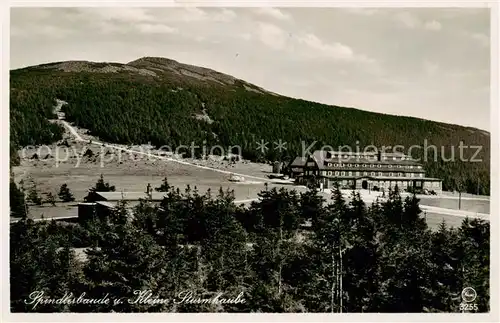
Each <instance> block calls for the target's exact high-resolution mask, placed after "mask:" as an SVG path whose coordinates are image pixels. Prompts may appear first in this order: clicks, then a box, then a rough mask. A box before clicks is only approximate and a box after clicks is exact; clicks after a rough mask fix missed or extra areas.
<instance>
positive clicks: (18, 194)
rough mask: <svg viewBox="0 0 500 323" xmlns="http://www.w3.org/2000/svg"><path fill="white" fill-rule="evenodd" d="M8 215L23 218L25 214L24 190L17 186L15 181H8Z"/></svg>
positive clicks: (26, 209)
mask: <svg viewBox="0 0 500 323" xmlns="http://www.w3.org/2000/svg"><path fill="white" fill-rule="evenodd" d="M9 193H10V194H9V196H10V216H12V217H16V218H25V217H26V216H27V211H28V207H27V205H26V201H25V199H24V192H23V191H21V190H20V189H19V188H17V185H16V183H15V182H14V181H13V180H11V181H10V190H9Z"/></svg>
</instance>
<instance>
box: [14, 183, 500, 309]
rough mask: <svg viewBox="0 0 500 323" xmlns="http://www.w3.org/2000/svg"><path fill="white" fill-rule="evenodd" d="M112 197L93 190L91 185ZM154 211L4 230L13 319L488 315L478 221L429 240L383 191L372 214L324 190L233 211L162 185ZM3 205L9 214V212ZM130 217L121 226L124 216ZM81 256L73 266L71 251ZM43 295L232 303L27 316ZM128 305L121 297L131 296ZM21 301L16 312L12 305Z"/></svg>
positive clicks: (274, 197) (485, 243) (484, 225)
mask: <svg viewBox="0 0 500 323" xmlns="http://www.w3.org/2000/svg"><path fill="white" fill-rule="evenodd" d="M97 185H101V186H103V187H105V188H107V189H111V188H112V187H113V186H111V185H109V184H108V183H105V182H104V181H103V180H102V179H101V180H100V181H99V182H98V183H97V184H96V186H97ZM157 190H159V191H163V192H165V194H166V196H165V198H164V199H163V200H162V201H161V202H160V203H158V204H157V203H151V201H148V200H147V199H146V200H142V201H141V202H140V203H139V204H138V205H137V206H135V207H132V208H131V207H130V206H127V204H126V203H125V202H120V203H118V205H117V206H116V207H115V208H114V209H113V210H112V211H109V212H108V213H102V214H100V213H97V214H96V215H95V216H94V217H93V218H90V219H89V220H88V221H85V222H81V223H78V224H75V223H63V222H53V221H52V222H48V221H40V222H34V221H32V220H31V219H29V218H27V217H25V218H24V219H23V220H21V221H20V222H17V223H14V224H11V226H10V284H11V287H10V288H11V310H12V311H13V312H31V311H35V312H111V311H113V312H246V313H248V312H294V313H297V312H328V313H339V312H343V313H351V312H460V311H461V310H463V308H461V306H460V304H461V292H462V290H463V289H464V288H465V287H472V288H474V289H475V290H476V292H477V295H478V296H477V299H476V300H475V301H474V302H475V303H476V304H477V311H478V312H488V311H489V309H490V307H489V248H490V246H489V234H490V227H489V222H487V221H483V220H479V219H473V220H471V219H468V218H467V219H465V220H464V221H463V223H462V225H461V226H460V227H458V228H450V227H447V226H446V224H445V223H444V222H443V223H442V224H441V226H440V227H439V229H438V230H434V231H432V230H430V229H429V228H428V227H427V224H426V222H425V220H424V219H423V217H422V214H421V210H420V208H419V204H418V203H419V201H418V199H417V198H416V197H415V196H413V197H407V198H405V199H403V198H402V197H401V196H400V194H399V192H397V191H392V192H391V193H390V195H389V197H388V199H387V200H386V201H376V202H375V203H373V204H372V205H367V204H365V203H364V202H363V200H362V199H361V197H360V195H359V194H358V193H355V192H353V193H352V195H351V196H350V197H349V198H345V197H344V196H343V195H342V194H341V192H340V191H339V190H338V189H336V190H334V192H333V194H332V196H331V198H330V199H329V200H328V201H326V200H325V199H324V198H323V197H321V196H320V195H319V194H318V192H317V191H316V190H314V189H311V190H308V191H307V192H304V193H297V192H296V191H294V190H286V189H276V188H273V189H269V188H268V187H267V186H266V187H265V189H264V190H263V191H261V192H260V193H259V197H260V199H259V200H258V201H256V202H253V203H252V204H251V205H250V206H248V207H245V206H242V205H236V204H235V202H234V196H233V193H232V192H231V191H223V190H222V189H221V190H220V191H219V192H211V191H207V192H206V193H204V194H201V193H200V192H198V190H197V189H196V187H194V188H191V187H189V186H188V187H187V188H186V189H185V190H184V191H181V190H180V189H179V188H175V187H173V186H171V185H169V184H168V181H167V180H166V179H165V180H164V182H163V184H162V185H161V186H160V187H158V188H157ZM11 207H16V206H15V205H11ZM130 210H132V215H131V211H130ZM74 248H86V251H85V252H84V254H85V257H84V258H82V257H77V256H76V249H74ZM34 291H43V293H44V296H45V297H50V298H52V299H57V298H61V297H63V296H64V294H65V293H68V292H72V293H73V294H74V295H75V297H78V295H81V294H82V293H85V295H86V296H85V297H87V298H95V299H100V298H102V297H103V296H104V295H109V297H125V298H130V299H132V300H133V299H134V297H135V296H136V294H134V291H150V292H151V294H152V295H154V296H156V297H158V298H161V299H167V300H179V299H180V298H182V297H181V296H180V295H181V294H182V293H183V292H184V293H186V291H189V292H191V293H193V294H194V295H199V296H201V295H204V297H205V298H206V297H209V296H207V295H214V293H217V292H223V293H224V295H226V296H227V297H229V296H232V297H236V295H239V294H241V293H242V295H243V299H244V302H240V303H237V304H229V303H228V304H220V303H203V304H193V303H189V302H179V301H177V302H174V301H172V302H166V303H161V304H158V303H147V302H133V301H132V302H128V301H124V302H122V303H118V304H114V303H112V302H111V303H108V304H92V305H89V304H43V303H41V304H38V305H37V306H36V307H35V308H33V304H31V303H30V294H31V293H33V292H34ZM134 295H135V296H134ZM26 300H28V301H26Z"/></svg>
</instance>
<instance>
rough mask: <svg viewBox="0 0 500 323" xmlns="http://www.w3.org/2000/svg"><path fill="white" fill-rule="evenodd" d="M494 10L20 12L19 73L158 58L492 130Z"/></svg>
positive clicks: (285, 89) (308, 94) (14, 19)
mask: <svg viewBox="0 0 500 323" xmlns="http://www.w3.org/2000/svg"><path fill="white" fill-rule="evenodd" d="M489 22H490V19H489V10H488V9H471V8H461V9H340V8H280V9H273V8H227V9H224V8H154V9H153V8H150V9H142V8H109V9H108V8H13V9H12V10H11V44H10V46H11V55H10V62H11V63H10V66H11V68H19V67H25V66H29V65H36V64H41V63H47V62H54V61H64V60H90V61H113V62H123V63H126V62H129V61H132V60H134V59H137V58H139V57H143V56H161V57H168V58H171V59H175V60H177V61H180V62H182V63H189V64H194V65H200V66H204V67H209V68H212V69H215V70H217V71H220V72H223V73H227V74H230V75H233V76H235V77H238V78H240V79H244V80H246V81H248V82H250V83H254V84H256V85H258V86H262V87H264V88H266V89H268V90H270V91H273V92H277V93H280V94H283V95H287V96H291V97H296V98H303V99H307V100H312V101H317V102H323V103H328V104H336V105H341V106H349V107H356V108H360V109H363V110H369V111H375V112H382V113H389V114H397V115H408V116H416V117H421V118H425V119H431V120H437V121H443V122H448V123H456V124H461V125H466V126H474V127H478V128H481V129H486V130H489V129H490V122H489V118H490V103H489V101H490V99H489V98H490V95H489V93H490V88H489V83H490V41H489V39H490V36H489V34H490V27H489Z"/></svg>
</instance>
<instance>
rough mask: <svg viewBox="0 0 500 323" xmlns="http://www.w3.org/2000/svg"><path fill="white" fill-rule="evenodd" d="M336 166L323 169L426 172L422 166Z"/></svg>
mask: <svg viewBox="0 0 500 323" xmlns="http://www.w3.org/2000/svg"><path fill="white" fill-rule="evenodd" d="M383 166H384V167H359V166H358V167H354V166H352V167H338V166H337V167H335V166H331V167H330V166H324V167H323V168H322V170H328V171H339V172H389V173H390V172H393V173H425V170H424V169H422V168H411V169H408V168H398V167H391V168H390V167H387V165H383Z"/></svg>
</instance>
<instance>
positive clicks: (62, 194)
mask: <svg viewBox="0 0 500 323" xmlns="http://www.w3.org/2000/svg"><path fill="white" fill-rule="evenodd" d="M57 195H58V196H59V198H60V199H61V201H63V202H73V201H74V200H75V197H74V196H73V194H72V193H71V191H70V189H69V188H68V184H62V185H61V188H60V189H59V193H58V194H57Z"/></svg>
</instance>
